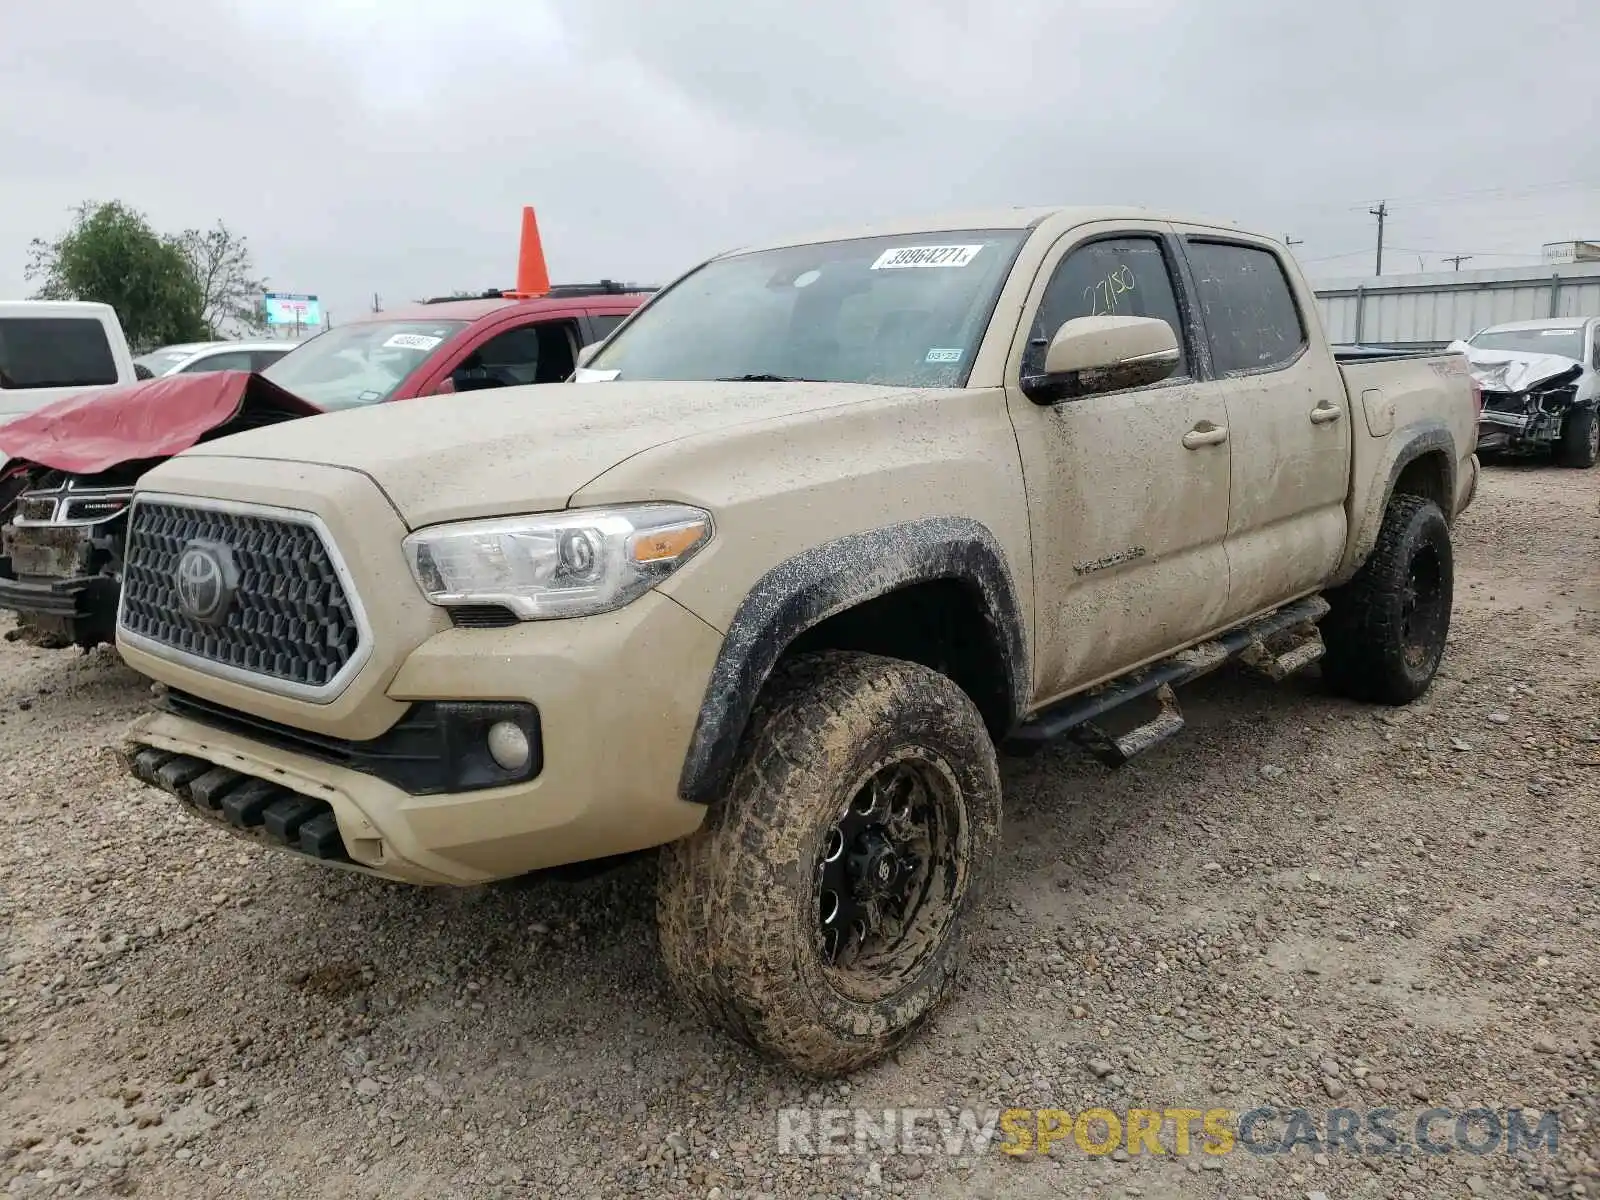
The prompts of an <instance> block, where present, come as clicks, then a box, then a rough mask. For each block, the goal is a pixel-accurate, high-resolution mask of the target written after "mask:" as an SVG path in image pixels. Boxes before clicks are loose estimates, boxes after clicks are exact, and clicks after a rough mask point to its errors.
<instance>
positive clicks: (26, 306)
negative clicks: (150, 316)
mask: <svg viewBox="0 0 1600 1200" xmlns="http://www.w3.org/2000/svg"><path fill="white" fill-rule="evenodd" d="M138 377H139V376H138V373H137V372H136V371H135V369H134V365H133V356H132V355H131V354H129V353H128V342H127V339H126V338H124V337H123V336H122V324H121V322H119V321H118V320H117V314H116V313H115V312H114V311H113V310H112V308H111V306H110V305H109V304H95V303H92V302H90V301H87V300H0V422H4V421H9V420H11V419H12V418H13V417H19V416H21V415H22V414H23V413H27V412H32V411H33V410H34V409H36V408H43V407H44V406H45V405H46V404H49V403H51V402H52V401H54V400H60V399H61V398H62V397H64V396H71V395H75V394H77V393H79V392H87V391H92V390H94V389H97V388H103V387H112V386H115V385H117V384H123V383H133V382H134V381H135V380H136V379H137V378H138ZM4 444H5V439H4V437H3V435H0V447H3V446H4Z"/></svg>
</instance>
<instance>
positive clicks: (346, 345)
mask: <svg viewBox="0 0 1600 1200" xmlns="http://www.w3.org/2000/svg"><path fill="white" fill-rule="evenodd" d="M466 327H467V322H466V321H364V322H362V323H360V324H358V325H341V326H340V327H339V328H337V329H330V330H328V331H327V332H326V333H321V334H318V335H317V336H316V337H314V338H312V339H311V340H310V341H308V342H303V343H302V344H300V345H299V346H296V347H295V348H294V349H293V350H291V351H290V352H289V353H288V354H285V355H284V356H283V357H282V358H280V359H279V360H278V361H277V362H275V363H273V364H272V365H271V366H270V367H268V368H267V369H266V370H264V371H262V372H261V374H263V375H264V376H266V377H267V378H268V379H270V380H272V382H273V383H275V384H277V385H278V386H279V387H281V388H283V389H284V390H285V391H289V392H293V393H294V394H295V395H296V396H299V397H300V398H301V399H302V400H309V401H311V403H313V404H315V405H316V406H317V407H318V408H327V409H338V408H357V407H359V406H361V405H363V404H381V403H382V402H383V401H385V400H387V399H388V398H389V397H390V396H391V395H393V394H394V390H395V389H396V388H398V387H399V386H400V385H401V384H402V383H404V382H405V379H406V377H407V376H408V375H410V374H411V372H413V371H415V370H416V369H417V368H418V367H420V366H421V365H422V364H423V363H424V362H426V361H427V360H428V358H429V357H430V356H431V355H432V354H433V352H434V350H436V349H437V348H438V347H439V345H440V343H441V342H443V341H444V340H445V339H446V338H449V337H451V336H453V335H454V334H456V333H459V332H460V331H461V330H462V329H465V328H466Z"/></svg>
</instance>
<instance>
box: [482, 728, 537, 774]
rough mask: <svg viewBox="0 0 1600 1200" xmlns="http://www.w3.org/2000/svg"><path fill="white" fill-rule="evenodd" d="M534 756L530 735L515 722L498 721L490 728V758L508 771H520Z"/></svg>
mask: <svg viewBox="0 0 1600 1200" xmlns="http://www.w3.org/2000/svg"><path fill="white" fill-rule="evenodd" d="M532 756H533V747H532V746H530V745H529V744H528V735H527V734H526V733H524V732H523V731H522V726H520V725H518V724H516V723H515V722H513V721H496V722H495V723H494V724H493V725H491V726H489V757H490V758H492V759H494V761H495V762H496V763H498V764H499V765H500V766H501V767H502V768H504V769H505V770H507V771H520V770H522V769H523V768H524V767H526V766H527V765H528V759H529V758H531V757H532Z"/></svg>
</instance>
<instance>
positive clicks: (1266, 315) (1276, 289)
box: [1189, 241, 1306, 375]
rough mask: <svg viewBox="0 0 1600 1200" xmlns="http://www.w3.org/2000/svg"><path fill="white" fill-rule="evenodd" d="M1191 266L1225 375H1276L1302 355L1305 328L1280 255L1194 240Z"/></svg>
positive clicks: (1213, 355) (1214, 358)
mask: <svg viewBox="0 0 1600 1200" xmlns="http://www.w3.org/2000/svg"><path fill="white" fill-rule="evenodd" d="M1189 266H1190V267H1191V268H1192V269H1193V271H1194V280H1195V290H1196V293H1197V295H1198V298H1199V301H1200V312H1201V314H1202V315H1203V317H1204V318H1205V324H1206V332H1207V333H1208V334H1209V335H1210V338H1211V358H1212V365H1213V366H1214V367H1215V368H1216V370H1217V372H1218V373H1219V374H1223V375H1227V374H1231V373H1233V372H1238V371H1266V370H1271V369H1272V368H1274V367H1281V366H1284V365H1286V364H1287V363H1289V362H1290V361H1291V360H1292V359H1293V358H1294V357H1295V355H1297V354H1299V353H1300V350H1301V348H1302V347H1303V346H1304V345H1305V344H1306V330H1305V325H1304V324H1303V323H1302V322H1301V320H1300V310H1299V309H1298V308H1297V307H1296V306H1295V302H1294V293H1293V292H1291V291H1290V290H1289V280H1288V277H1287V276H1286V275H1284V273H1283V264H1282V263H1280V262H1279V261H1278V256H1277V255H1276V254H1273V253H1272V252H1271V251H1268V250H1262V249H1260V248H1259V247H1256V246H1240V245H1237V244H1235V243H1232V242H1200V241H1191V242H1190V243H1189Z"/></svg>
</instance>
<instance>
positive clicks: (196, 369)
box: [178, 350, 251, 375]
mask: <svg viewBox="0 0 1600 1200" xmlns="http://www.w3.org/2000/svg"><path fill="white" fill-rule="evenodd" d="M250 369H251V366H250V353H249V351H247V350H230V351H228V352H227V353H226V354H208V355H206V356H205V357H204V358H197V359H195V360H194V361H193V362H192V363H190V364H189V365H188V366H187V367H185V368H184V369H183V370H181V371H179V372H178V374H180V375H203V374H206V373H208V372H211V371H248V370H250Z"/></svg>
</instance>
